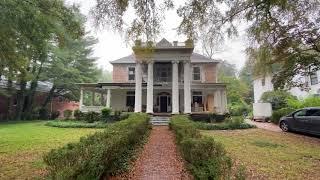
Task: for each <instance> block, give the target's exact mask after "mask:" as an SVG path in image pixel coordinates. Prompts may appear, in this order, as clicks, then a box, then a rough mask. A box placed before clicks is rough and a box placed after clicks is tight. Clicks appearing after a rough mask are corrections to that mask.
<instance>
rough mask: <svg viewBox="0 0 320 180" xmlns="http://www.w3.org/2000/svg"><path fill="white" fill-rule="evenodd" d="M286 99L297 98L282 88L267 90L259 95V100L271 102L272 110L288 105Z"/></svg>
mask: <svg viewBox="0 0 320 180" xmlns="http://www.w3.org/2000/svg"><path fill="white" fill-rule="evenodd" d="M288 99H297V98H296V97H294V96H292V95H291V94H290V93H289V92H287V91H284V90H276V91H267V92H264V93H263V94H262V96H261V101H262V102H268V103H271V105H272V109H273V110H278V109H281V108H285V107H288V106H287V100H288Z"/></svg>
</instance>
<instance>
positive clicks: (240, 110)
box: [229, 102, 251, 116]
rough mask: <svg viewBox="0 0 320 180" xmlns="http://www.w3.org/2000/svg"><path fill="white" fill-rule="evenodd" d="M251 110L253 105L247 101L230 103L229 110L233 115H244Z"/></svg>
mask: <svg viewBox="0 0 320 180" xmlns="http://www.w3.org/2000/svg"><path fill="white" fill-rule="evenodd" d="M250 111H251V107H250V106H249V105H248V104H246V103H245V102H242V103H231V104H230V105H229V112H230V114H231V115H232V116H242V115H243V114H244V113H248V112H250Z"/></svg>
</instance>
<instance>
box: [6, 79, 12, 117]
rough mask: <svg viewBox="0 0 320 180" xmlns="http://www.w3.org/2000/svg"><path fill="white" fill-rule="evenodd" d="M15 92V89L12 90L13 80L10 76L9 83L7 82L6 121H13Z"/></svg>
mask: <svg viewBox="0 0 320 180" xmlns="http://www.w3.org/2000/svg"><path fill="white" fill-rule="evenodd" d="M13 91H14V89H13V88H12V80H11V77H10V76H9V78H8V82H7V95H8V97H7V114H6V119H7V120H11V119H12V114H13V113H12V107H13V98H12V95H13Z"/></svg>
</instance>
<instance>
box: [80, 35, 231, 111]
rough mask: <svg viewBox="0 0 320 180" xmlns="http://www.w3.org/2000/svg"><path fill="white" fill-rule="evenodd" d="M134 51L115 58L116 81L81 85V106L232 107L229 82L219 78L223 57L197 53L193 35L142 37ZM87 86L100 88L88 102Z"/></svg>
mask: <svg viewBox="0 0 320 180" xmlns="http://www.w3.org/2000/svg"><path fill="white" fill-rule="evenodd" d="M132 49H133V52H134V54H132V55H130V56H128V57H124V58H121V59H119V60H116V61H114V62H112V64H113V63H117V64H113V65H114V72H113V82H112V83H92V84H90V83H84V84H80V85H81V87H82V88H81V92H80V109H81V110H82V111H100V109H101V108H104V107H110V108H112V109H113V110H121V111H130V112H137V113H138V112H146V113H149V114H154V113H156V114H158V113H166V114H167V113H170V114H180V113H184V114H190V113H208V112H211V113H217V114H224V113H226V112H227V111H228V110H227V99H226V85H225V84H223V83H218V82H217V79H216V77H217V75H216V69H215V68H216V64H217V63H218V62H219V61H215V60H212V59H208V58H206V57H204V56H201V55H196V56H195V53H193V44H192V41H186V42H184V43H178V42H176V41H174V42H173V43H172V44H171V43H170V42H168V41H167V40H165V39H162V40H161V41H160V42H158V43H156V44H152V43H151V42H147V43H142V42H141V41H136V42H135V46H134V47H133V48H132ZM84 91H86V92H87V91H90V92H94V94H100V95H101V98H99V97H96V95H90V96H92V102H93V101H96V99H100V100H101V105H100V106H97V103H89V104H88V100H86V102H87V103H86V104H85V102H84V100H83V97H86V99H88V95H84V94H85V93H84Z"/></svg>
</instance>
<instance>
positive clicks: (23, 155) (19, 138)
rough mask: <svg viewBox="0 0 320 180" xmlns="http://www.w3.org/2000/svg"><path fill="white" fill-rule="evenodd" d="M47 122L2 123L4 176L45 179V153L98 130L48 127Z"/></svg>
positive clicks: (0, 159)
mask: <svg viewBox="0 0 320 180" xmlns="http://www.w3.org/2000/svg"><path fill="white" fill-rule="evenodd" d="M45 123H46V122H43V121H30V122H11V123H0V179H34V178H43V177H44V176H45V175H46V171H45V165H44V163H43V161H42V156H43V154H44V153H46V152H48V151H49V150H51V149H53V148H57V147H61V146H63V145H65V144H66V143H69V142H75V141H78V140H79V139H80V137H82V136H86V135H88V134H92V133H94V132H96V131H98V130H97V129H77V128H73V129H63V128H55V127H48V126H45Z"/></svg>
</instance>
